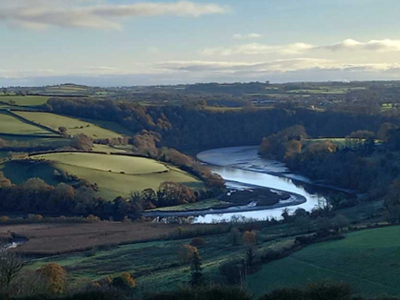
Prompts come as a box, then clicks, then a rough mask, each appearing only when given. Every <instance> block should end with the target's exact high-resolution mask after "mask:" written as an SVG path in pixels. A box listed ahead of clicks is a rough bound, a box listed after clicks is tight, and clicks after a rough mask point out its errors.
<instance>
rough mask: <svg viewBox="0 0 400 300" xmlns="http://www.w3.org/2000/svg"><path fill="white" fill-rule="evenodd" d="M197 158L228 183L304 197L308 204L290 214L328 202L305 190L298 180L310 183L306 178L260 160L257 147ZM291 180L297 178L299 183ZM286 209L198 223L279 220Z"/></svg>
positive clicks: (212, 152) (205, 218)
mask: <svg viewBox="0 0 400 300" xmlns="http://www.w3.org/2000/svg"><path fill="white" fill-rule="evenodd" d="M197 157H198V159H199V160H201V161H202V162H204V163H207V164H210V168H211V169H212V171H213V172H215V173H217V174H219V175H221V176H222V177H223V178H224V179H225V180H226V181H228V183H229V182H230V181H233V182H238V183H243V184H249V185H253V186H260V187H268V188H272V189H277V190H283V191H288V192H292V193H296V194H299V195H302V196H304V197H305V198H306V200H307V201H306V202H305V203H303V204H300V205H296V206H288V207H287V208H288V209H289V210H290V211H291V212H293V211H294V210H296V209H297V208H303V209H305V210H307V211H311V210H312V209H313V208H315V207H316V206H318V205H319V204H321V203H325V202H326V199H325V197H324V196H322V195H318V194H313V193H310V192H308V191H306V190H305V187H304V185H305V183H304V184H302V183H301V182H299V181H298V180H301V181H303V182H308V183H310V181H309V180H308V179H307V178H305V177H302V176H297V175H294V174H290V173H288V169H287V168H286V166H285V165H284V164H283V163H281V162H277V161H273V160H267V159H263V158H261V157H259V156H258V154H257V147H255V146H254V147H253V146H246V147H233V148H222V149H214V150H209V151H204V152H201V153H199V154H198V155H197ZM271 173H272V174H271ZM283 175H284V176H285V177H283ZM291 178H293V179H296V183H295V182H294V181H293V180H292V179H291ZM241 188H246V187H245V186H244V187H241ZM283 209H284V208H275V209H265V210H258V211H248V212H233V213H223V214H205V215H201V216H198V218H197V219H196V222H198V223H213V222H221V221H224V220H227V221H229V220H231V219H232V217H235V216H239V217H245V218H251V219H256V220H265V219H267V218H272V217H274V218H277V219H279V218H280V217H281V214H282V211H283Z"/></svg>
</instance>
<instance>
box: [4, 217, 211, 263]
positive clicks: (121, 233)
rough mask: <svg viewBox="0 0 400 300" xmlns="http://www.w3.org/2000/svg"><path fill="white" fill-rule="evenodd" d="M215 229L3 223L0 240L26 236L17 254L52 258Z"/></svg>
mask: <svg viewBox="0 0 400 300" xmlns="http://www.w3.org/2000/svg"><path fill="white" fill-rule="evenodd" d="M211 226H213V225H189V224H187V225H178V224H163V223H126V222H122V223H120V222H95V223H64V224H63V223H53V224H51V223H46V224H21V225H4V224H3V225H2V226H0V238H8V237H10V234H11V232H13V233H15V234H18V235H22V236H25V237H26V238H28V242H26V243H25V244H23V245H21V246H20V247H18V248H17V249H16V250H15V251H16V252H18V253H19V254H40V255H47V256H50V255H56V254H61V253H70V252H79V251H82V250H87V249H92V248H93V247H101V246H110V245H120V244H127V243H134V242H143V241H151V240H155V239H161V238H165V237H166V236H167V235H168V234H170V233H175V232H176V231H177V228H178V227H181V228H182V230H190V229H195V228H208V227H211Z"/></svg>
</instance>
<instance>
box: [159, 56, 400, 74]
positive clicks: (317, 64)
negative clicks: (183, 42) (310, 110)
mask: <svg viewBox="0 0 400 300" xmlns="http://www.w3.org/2000/svg"><path fill="white" fill-rule="evenodd" d="M156 67H158V68H160V69H165V70H170V71H171V70H172V71H184V72H224V73H233V74H235V73H241V72H258V73H286V72H295V71H299V70H341V71H374V72H382V71H394V70H396V71H400V63H393V64H387V63H376V64H374V63H370V64H349V63H341V62H337V61H334V60H329V59H319V58H294V59H278V60H274V61H269V62H257V63H244V62H218V61H170V62H164V63H159V64H157V65H156Z"/></svg>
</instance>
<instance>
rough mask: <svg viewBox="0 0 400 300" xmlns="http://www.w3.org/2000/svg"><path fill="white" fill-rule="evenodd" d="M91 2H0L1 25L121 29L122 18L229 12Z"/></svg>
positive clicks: (184, 5)
mask: <svg viewBox="0 0 400 300" xmlns="http://www.w3.org/2000/svg"><path fill="white" fill-rule="evenodd" d="M3 1H4V2H3ZM90 2H91V1H88V0H87V1H83V0H81V1H76V0H75V1H74V0H68V1H67V0H66V1H61V0H48V1H47V2H46V1H43V0H42V1H40V0H20V1H18V0H15V1H10V0H1V1H0V24H1V23H5V24H7V25H9V26H14V27H19V28H25V29H47V28H50V27H64V28H91V29H120V28H121V24H120V23H119V21H120V20H121V19H123V18H132V17H151V16H161V15H171V16H179V17H200V16H203V15H210V14H223V13H226V12H227V11H228V8H227V7H224V6H220V5H217V4H213V3H209V4H206V3H202V4H199V3H195V2H190V1H178V2H169V3H161V2H159V3H156V2H142V3H134V4H127V5H117V4H107V3H106V4H94V5H93V4H91V5H88V4H87V3H90ZM82 3H83V4H84V5H82Z"/></svg>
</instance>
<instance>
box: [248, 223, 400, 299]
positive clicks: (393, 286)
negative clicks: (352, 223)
mask: <svg viewBox="0 0 400 300" xmlns="http://www.w3.org/2000/svg"><path fill="white" fill-rule="evenodd" d="M399 235H400V226H395V227H386V228H379V229H369V230H363V231H358V232H353V233H349V234H347V236H346V238H345V239H344V240H340V241H331V242H325V243H320V244H314V245H311V246H308V247H306V248H305V249H303V250H301V251H299V252H296V253H294V254H292V255H291V256H289V257H287V258H284V259H282V260H277V261H273V262H272V263H269V264H267V265H264V266H263V267H262V269H261V270H260V271H259V272H257V273H255V274H253V275H250V276H249V278H248V281H247V284H248V288H249V290H250V291H251V292H253V293H255V294H256V295H262V294H263V293H265V292H268V291H271V290H273V289H276V288H280V287H284V286H303V285H304V284H307V283H309V282H316V281H321V280H335V281H344V282H348V283H349V284H351V286H352V287H353V288H354V289H355V292H360V293H362V294H363V295H364V296H368V297H372V296H378V295H382V294H389V295H395V296H399V295H400V286H399V284H398V282H399V276H400V275H399V274H400V273H399V268H400V256H399V254H400V239H399V238H398V237H399Z"/></svg>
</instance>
